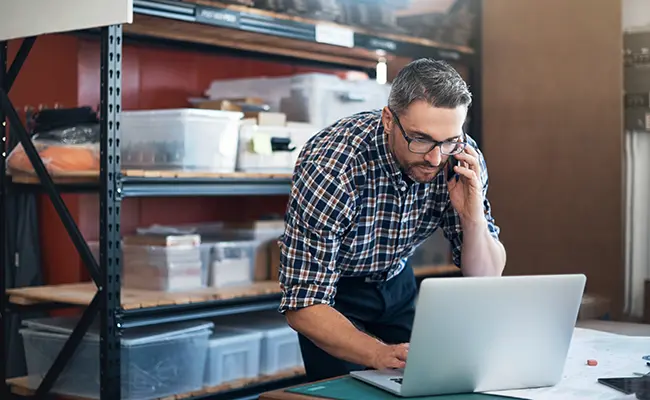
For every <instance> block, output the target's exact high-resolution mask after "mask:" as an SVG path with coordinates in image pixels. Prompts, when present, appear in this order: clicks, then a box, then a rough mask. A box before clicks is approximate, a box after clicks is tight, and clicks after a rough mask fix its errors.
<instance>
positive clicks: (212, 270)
mask: <svg viewBox="0 0 650 400" xmlns="http://www.w3.org/2000/svg"><path fill="white" fill-rule="evenodd" d="M204 244H205V245H209V246H210V258H209V264H208V281H209V286H211V287H226V286H243V285H248V284H250V283H251V282H252V281H253V275H254V272H255V271H254V269H255V250H256V248H257V242H256V241H222V242H210V243H204Z"/></svg>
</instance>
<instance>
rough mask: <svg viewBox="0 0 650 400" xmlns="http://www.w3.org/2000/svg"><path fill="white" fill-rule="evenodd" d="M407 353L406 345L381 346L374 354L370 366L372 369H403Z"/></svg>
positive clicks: (407, 347) (407, 346)
mask: <svg viewBox="0 0 650 400" xmlns="http://www.w3.org/2000/svg"><path fill="white" fill-rule="evenodd" d="M408 352H409V344H408V343H402V344H394V345H388V344H387V345H382V346H381V347H380V348H379V349H378V350H377V352H376V353H375V357H374V359H373V360H372V364H371V366H372V368H374V369H389V368H392V369H394V368H404V367H406V357H407V356H408Z"/></svg>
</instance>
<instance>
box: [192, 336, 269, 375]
mask: <svg viewBox="0 0 650 400" xmlns="http://www.w3.org/2000/svg"><path fill="white" fill-rule="evenodd" d="M261 342H262V333H260V332H249V331H242V330H238V329H217V330H216V331H215V333H214V335H213V336H211V337H210V341H209V343H208V356H207V360H206V364H205V377H204V385H205V386H206V387H212V386H219V385H221V384H224V383H227V382H233V381H236V380H240V379H253V378H256V377H258V376H259V374H260V347H261Z"/></svg>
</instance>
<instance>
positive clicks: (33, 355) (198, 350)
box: [20, 317, 213, 400]
mask: <svg viewBox="0 0 650 400" xmlns="http://www.w3.org/2000/svg"><path fill="white" fill-rule="evenodd" d="M77 321H78V319H77V318H74V317H57V318H44V319H38V320H31V321H30V320H28V321H24V323H25V325H26V326H28V328H27V329H22V330H21V331H20V333H21V335H22V337H23V341H24V346H25V359H26V361H27V373H28V375H29V377H28V379H29V380H28V384H29V385H30V387H37V386H38V384H39V383H40V382H41V380H42V379H43V378H44V377H45V374H46V373H47V371H48V369H49V368H50V366H51V365H52V364H53V363H54V360H55V358H56V357H57V355H58V354H59V352H60V351H61V348H62V347H63V345H64V343H65V341H66V340H67V339H68V337H69V335H70V333H71V332H72V329H73V328H74V326H75V325H76V322H77ZM97 325H98V324H95V326H94V327H91V329H90V330H89V333H88V334H86V336H85V337H84V338H83V339H82V341H81V343H80V344H79V347H78V348H77V351H76V352H75V353H74V355H73V357H72V359H71V360H70V361H69V362H68V363H67V365H66V367H65V369H64V370H63V371H62V373H61V375H60V377H59V379H58V380H57V382H56V383H55V385H54V388H53V392H54V393H58V394H63V395H68V396H75V397H81V398H92V399H98V398H99V379H100V378H99V373H100V368H99V335H98V334H97ZM212 327H213V325H212V323H205V322H187V323H180V324H173V325H166V326H158V327H147V328H134V329H130V330H128V331H125V333H124V334H123V337H122V339H121V347H122V349H121V358H122V362H121V376H122V378H121V380H122V384H121V397H120V398H122V399H125V400H149V399H158V398H163V397H167V396H173V395H175V394H182V393H188V392H192V391H195V390H200V389H202V387H203V373H204V370H205V359H206V354H207V348H208V338H209V336H210V334H211V332H212Z"/></svg>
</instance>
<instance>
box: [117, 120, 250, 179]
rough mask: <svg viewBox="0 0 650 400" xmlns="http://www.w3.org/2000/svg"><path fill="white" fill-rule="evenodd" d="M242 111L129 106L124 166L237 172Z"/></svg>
mask: <svg viewBox="0 0 650 400" xmlns="http://www.w3.org/2000/svg"><path fill="white" fill-rule="evenodd" d="M242 117H243V113H240V112H231V111H220V110H199V109H193V108H187V109H170V110H146V111H124V112H123V113H122V114H121V119H122V123H121V125H122V143H121V149H122V150H121V155H122V167H124V168H145V169H161V170H181V171H206V172H217V173H229V172H233V171H235V166H236V162H237V144H238V137H239V123H240V120H241V118H242Z"/></svg>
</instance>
